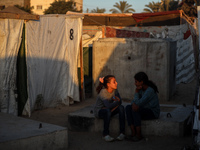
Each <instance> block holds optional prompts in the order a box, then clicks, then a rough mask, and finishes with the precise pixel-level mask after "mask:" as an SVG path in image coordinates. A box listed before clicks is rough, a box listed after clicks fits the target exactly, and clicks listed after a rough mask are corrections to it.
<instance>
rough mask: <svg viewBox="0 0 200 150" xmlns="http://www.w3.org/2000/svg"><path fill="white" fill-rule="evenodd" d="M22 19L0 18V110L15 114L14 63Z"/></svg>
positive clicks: (16, 105)
mask: <svg viewBox="0 0 200 150" xmlns="http://www.w3.org/2000/svg"><path fill="white" fill-rule="evenodd" d="M23 23H24V21H23V20H16V19H0V43H1V47H0V58H1V59H0V61H1V62H0V64H1V65H0V81H1V84H0V112H4V113H9V114H13V115H17V113H18V110H17V107H18V104H17V101H16V95H15V93H16V92H15V91H16V90H17V87H16V63H17V55H18V50H19V47H20V43H21V36H22V29H23Z"/></svg>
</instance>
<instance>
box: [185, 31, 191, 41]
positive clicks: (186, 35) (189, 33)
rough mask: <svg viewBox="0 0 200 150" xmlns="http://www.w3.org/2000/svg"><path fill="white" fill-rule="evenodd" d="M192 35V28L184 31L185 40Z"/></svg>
mask: <svg viewBox="0 0 200 150" xmlns="http://www.w3.org/2000/svg"><path fill="white" fill-rule="evenodd" d="M190 35H191V31H190V29H189V30H187V32H185V33H184V38H183V39H184V40H186V39H187V38H189V36H190Z"/></svg>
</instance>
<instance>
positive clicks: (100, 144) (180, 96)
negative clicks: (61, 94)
mask: <svg viewBox="0 0 200 150" xmlns="http://www.w3.org/2000/svg"><path fill="white" fill-rule="evenodd" d="M196 87H197V82H196V80H193V81H192V82H191V83H188V84H179V85H178V86H177V87H176V93H175V95H174V96H173V97H172V98H171V99H170V101H168V102H166V103H165V104H181V105H182V104H184V105H193V102H194V99H195V93H196ZM94 103H95V98H88V97H86V100H84V101H82V102H79V103H75V104H73V105H70V106H64V105H59V106H57V107H55V108H48V109H43V110H37V111H34V112H33V113H32V115H31V117H30V118H29V119H33V120H37V121H41V122H46V123H50V124H55V125H59V126H63V127H68V114H69V113H70V112H73V111H76V110H78V109H81V108H84V107H86V106H88V105H93V104H94ZM191 130H192V129H191ZM68 136H69V141H68V142H69V148H68V149H69V150H100V149H104V150H110V149H115V150H118V149H119V150H121V149H123V150H129V149H137V150H143V149H148V150H160V149H162V150H181V149H184V147H188V148H187V149H189V148H191V147H193V139H192V134H190V135H188V136H184V137H171V136H170V137H167V136H162V137H155V136H149V137H146V138H145V139H144V140H142V141H140V142H136V143H135V142H130V141H114V142H111V143H109V142H105V141H103V140H102V137H101V133H89V132H74V131H69V135H68ZM114 136H117V135H114ZM191 149H194V148H191ZM185 150H186V149H185Z"/></svg>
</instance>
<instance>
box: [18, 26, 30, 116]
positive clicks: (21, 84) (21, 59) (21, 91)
mask: <svg viewBox="0 0 200 150" xmlns="http://www.w3.org/2000/svg"><path fill="white" fill-rule="evenodd" d="M17 94H18V97H17V99H18V115H19V116H21V115H22V112H23V109H24V106H25V104H26V102H27V99H28V93H27V67H26V51H25V24H24V27H23V32H22V42H21V46H20V49H19V53H18V56H17Z"/></svg>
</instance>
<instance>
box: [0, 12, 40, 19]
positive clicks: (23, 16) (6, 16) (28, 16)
mask: <svg viewBox="0 0 200 150" xmlns="http://www.w3.org/2000/svg"><path fill="white" fill-rule="evenodd" d="M0 18H2V19H23V20H39V19H40V17H39V15H32V14H18V13H3V12H0Z"/></svg>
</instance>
